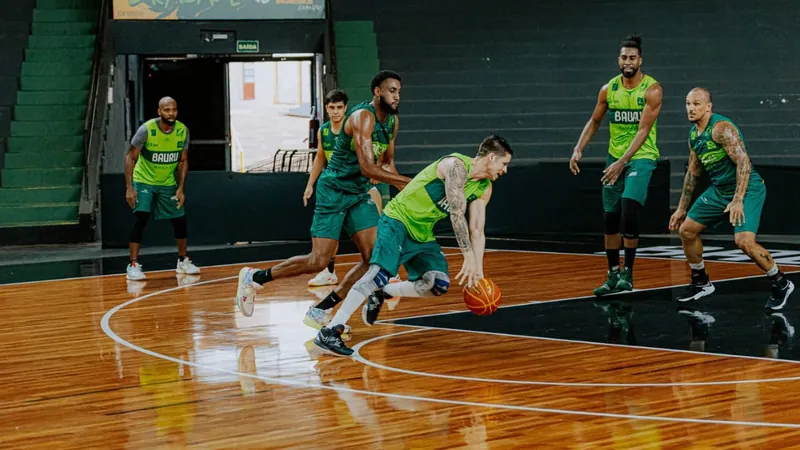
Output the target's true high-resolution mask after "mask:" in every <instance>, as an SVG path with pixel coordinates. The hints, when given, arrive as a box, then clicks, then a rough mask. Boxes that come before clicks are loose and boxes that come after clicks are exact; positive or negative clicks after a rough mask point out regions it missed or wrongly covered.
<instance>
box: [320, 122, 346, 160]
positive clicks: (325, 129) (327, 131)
mask: <svg viewBox="0 0 800 450" xmlns="http://www.w3.org/2000/svg"><path fill="white" fill-rule="evenodd" d="M341 133H342V129H341V128H339V132H338V133H334V132H333V125H332V124H331V122H330V120H329V121H327V122H325V123H323V124H322V126H321V127H320V128H319V134H320V138H321V139H320V140H321V141H322V151H324V152H325V159H326V160H327V161H328V162H330V161H331V156H333V149H334V148H335V147H336V145H337V144H338V141H339V140H341V137H340V136H341Z"/></svg>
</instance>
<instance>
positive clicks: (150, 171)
mask: <svg viewBox="0 0 800 450" xmlns="http://www.w3.org/2000/svg"><path fill="white" fill-rule="evenodd" d="M145 125H146V126H147V142H146V143H145V145H144V147H143V148H142V149H141V152H140V153H139V159H137V160H136V166H135V167H134V168H133V181H136V182H137V183H145V184H149V185H151V186H175V184H177V183H176V182H175V168H176V167H178V163H179V162H180V159H181V151H183V145H184V143H185V141H186V125H184V124H182V123H181V122H178V121H177V120H176V121H175V125H174V129H173V130H172V132H171V133H169V134H167V133H164V132H163V131H161V128H159V126H158V123H157V122H156V119H151V120H148V121H147V122H146V123H145Z"/></svg>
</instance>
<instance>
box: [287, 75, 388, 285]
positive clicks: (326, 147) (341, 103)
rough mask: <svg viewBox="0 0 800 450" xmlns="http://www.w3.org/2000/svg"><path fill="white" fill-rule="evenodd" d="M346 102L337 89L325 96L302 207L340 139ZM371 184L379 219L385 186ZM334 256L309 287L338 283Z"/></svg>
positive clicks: (382, 184)
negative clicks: (324, 114)
mask: <svg viewBox="0 0 800 450" xmlns="http://www.w3.org/2000/svg"><path fill="white" fill-rule="evenodd" d="M347 101H348V97H347V94H345V93H344V92H343V91H341V90H339V89H334V90H332V91H330V92H328V94H327V95H325V111H326V112H327V113H328V117H329V118H330V120H328V121H327V122H325V123H323V124H322V126H321V127H320V129H319V130H317V143H318V145H317V155H316V157H315V158H314V165H313V167H312V168H311V174H310V175H309V177H308V184H307V185H306V189H305V191H304V192H303V205H305V206H307V205H308V199H309V198H311V196H312V195H313V194H314V183H316V182H317V178H319V175H320V174H321V173H322V170H323V169H324V168H325V167H326V166H327V165H328V161H330V159H331V156H332V155H333V148H334V146H335V142H336V141H337V140H338V139H340V137H339V134H340V133H341V131H342V123H343V122H344V116H345V112H346V111H347ZM372 184H373V185H372V187H371V188H370V190H369V195H370V197H371V198H372V201H373V202H374V203H375V206H376V207H377V208H378V215H379V216H380V215H381V212H382V211H383V200H384V198H383V197H384V194H385V195H386V196H388V194H389V186H388V185H386V184H384V183H381V184H378V185H377V186H376V182H374V181H373V182H372ZM379 188H380V189H379ZM384 188H385V189H384ZM384 191H385V192H384ZM387 201H388V200H387ZM335 255H336V253H334V256H333V258H331V260H330V262H329V263H328V266H327V267H325V268H324V269H322V271H321V272H319V273H318V274H317V275H316V276H315V277H314V278H312V279H311V280H309V281H308V285H309V286H312V287H318V286H329V285H333V284H337V283H338V282H339V278H338V277H337V276H336V272H335V271H334V266H335V265H336V256H335Z"/></svg>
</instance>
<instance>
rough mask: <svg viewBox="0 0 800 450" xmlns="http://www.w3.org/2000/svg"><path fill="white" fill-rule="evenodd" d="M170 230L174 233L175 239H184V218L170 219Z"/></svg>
mask: <svg viewBox="0 0 800 450" xmlns="http://www.w3.org/2000/svg"><path fill="white" fill-rule="evenodd" d="M172 229H173V230H174V231H175V239H186V216H182V217H176V218H174V219H172Z"/></svg>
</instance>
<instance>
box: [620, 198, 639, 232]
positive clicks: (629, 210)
mask: <svg viewBox="0 0 800 450" xmlns="http://www.w3.org/2000/svg"><path fill="white" fill-rule="evenodd" d="M640 209H642V204H641V203H639V202H637V201H636V200H632V199H629V198H623V199H622V220H621V225H622V237H624V238H625V239H639V210H640Z"/></svg>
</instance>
